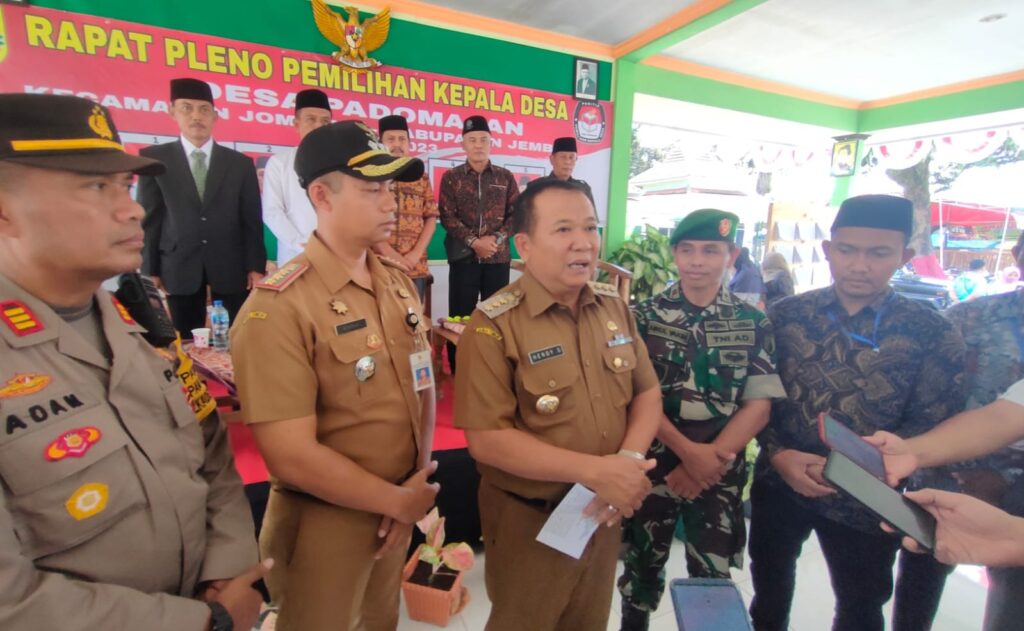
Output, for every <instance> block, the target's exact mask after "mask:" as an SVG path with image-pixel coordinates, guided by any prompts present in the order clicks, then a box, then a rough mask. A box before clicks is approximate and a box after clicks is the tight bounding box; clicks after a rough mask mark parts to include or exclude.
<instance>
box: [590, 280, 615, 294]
mask: <svg viewBox="0 0 1024 631" xmlns="http://www.w3.org/2000/svg"><path fill="white" fill-rule="evenodd" d="M587 284H588V285H590V289H592V290H593V292H594V293H595V294H597V295H599V296H611V297H612V298H621V296H620V295H619V290H618V289H617V288H616V287H615V285H610V284H608V283H599V282H596V281H590V282H588V283H587Z"/></svg>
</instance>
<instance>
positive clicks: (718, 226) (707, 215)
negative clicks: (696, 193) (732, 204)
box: [669, 208, 740, 246]
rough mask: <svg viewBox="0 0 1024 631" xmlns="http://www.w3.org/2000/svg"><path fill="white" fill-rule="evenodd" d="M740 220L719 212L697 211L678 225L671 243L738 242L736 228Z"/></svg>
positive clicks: (730, 214)
mask: <svg viewBox="0 0 1024 631" xmlns="http://www.w3.org/2000/svg"><path fill="white" fill-rule="evenodd" d="M739 222H740V218H739V217H737V216H736V215H734V214H732V213H730V212H726V211H724V210H718V209H717V208H702V209H701V210H695V211H693V212H692V213H690V214H689V215H687V216H686V217H683V219H682V220H681V221H680V222H679V223H678V224H676V228H675V230H673V231H672V237H671V238H670V239H669V243H670V244H672V246H675V244H677V243H679V242H680V241H724V242H726V243H733V242H735V241H736V227H737V226H738V225H739Z"/></svg>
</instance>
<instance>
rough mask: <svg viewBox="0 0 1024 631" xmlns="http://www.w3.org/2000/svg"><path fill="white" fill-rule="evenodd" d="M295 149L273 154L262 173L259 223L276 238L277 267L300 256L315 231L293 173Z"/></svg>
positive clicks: (313, 216) (310, 211)
mask: <svg viewBox="0 0 1024 631" xmlns="http://www.w3.org/2000/svg"><path fill="white" fill-rule="evenodd" d="M295 152H296V149H295V148H292V149H288V150H287V151H282V152H281V153H277V154H274V155H273V156H271V157H270V160H268V161H267V166H266V168H265V169H264V170H263V223H265V224H266V225H267V227H268V228H270V231H271V232H273V233H274V236H275V237H277V264H278V265H282V264H284V263H285V262H287V261H288V260H290V259H292V258H294V257H295V256H297V255H298V254H299V253H301V252H302V250H303V248H304V244H305V243H306V241H308V240H309V235H311V234H313V230H315V229H316V211H314V210H313V205H312V204H311V203H310V202H309V197H307V196H306V191H305V190H304V189H303V188H302V187H301V186H300V185H299V176H298V175H297V174H296V173H295Z"/></svg>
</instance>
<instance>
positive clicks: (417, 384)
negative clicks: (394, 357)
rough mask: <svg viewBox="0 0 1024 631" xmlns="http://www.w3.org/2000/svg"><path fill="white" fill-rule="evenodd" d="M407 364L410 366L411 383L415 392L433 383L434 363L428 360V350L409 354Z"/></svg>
mask: <svg viewBox="0 0 1024 631" xmlns="http://www.w3.org/2000/svg"><path fill="white" fill-rule="evenodd" d="M409 366H411V367H412V384H413V389H414V390H416V392H419V391H420V390H426V389H427V388H430V387H432V386H433V385H434V364H433V363H432V362H431V361H430V351H420V352H418V353H413V354H411V355H409Z"/></svg>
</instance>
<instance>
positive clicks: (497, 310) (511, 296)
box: [477, 289, 523, 318]
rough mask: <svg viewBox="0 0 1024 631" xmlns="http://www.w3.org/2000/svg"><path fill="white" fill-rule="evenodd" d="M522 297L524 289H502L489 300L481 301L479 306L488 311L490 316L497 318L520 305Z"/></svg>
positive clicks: (485, 311)
mask: <svg viewBox="0 0 1024 631" xmlns="http://www.w3.org/2000/svg"><path fill="white" fill-rule="evenodd" d="M522 299H523V290H522V289H511V290H506V291H500V292H498V293H496V294H494V295H493V296H491V297H490V298H488V299H487V300H483V301H481V302H480V304H478V305H477V308H478V309H480V310H481V311H483V312H484V313H486V314H487V317H488V318H495V317H497V316H500V315H501V314H503V313H505V312H506V311H508V310H509V309H511V308H512V307H515V306H516V305H518V304H519V303H520V302H521V301H522Z"/></svg>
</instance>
